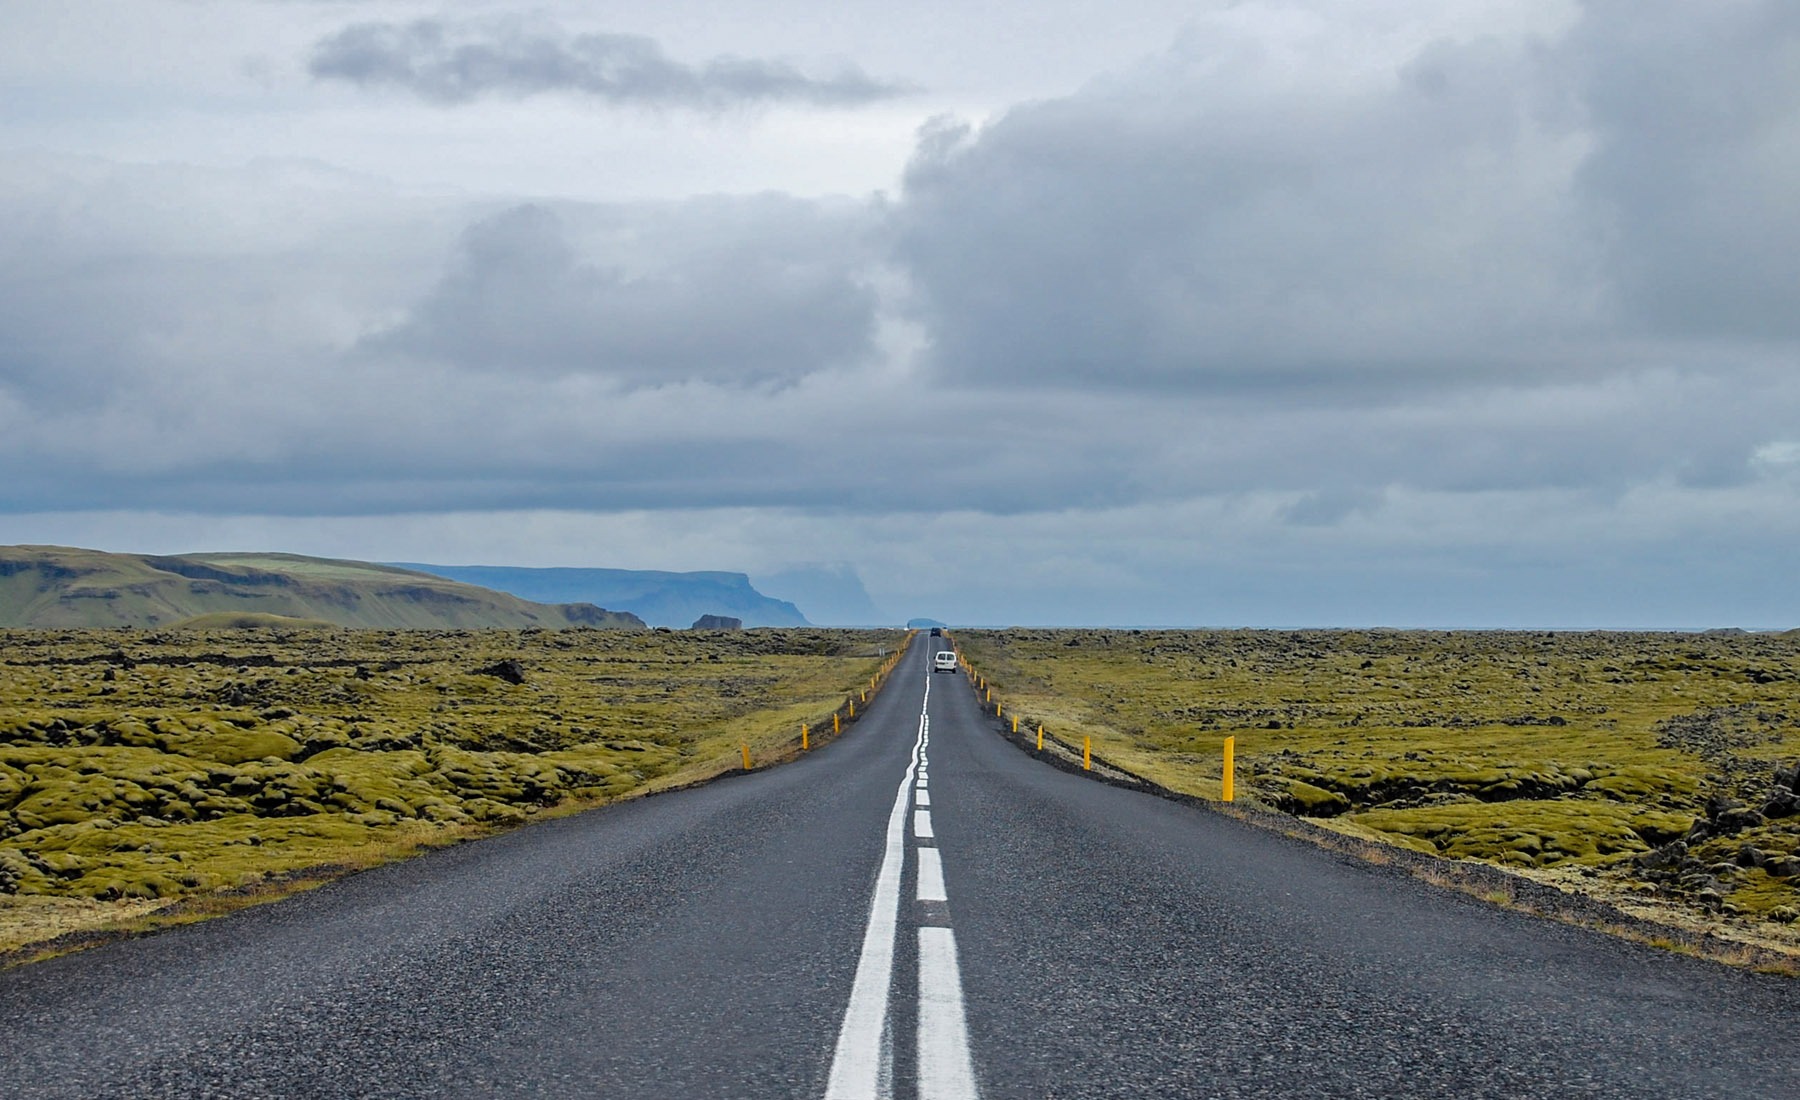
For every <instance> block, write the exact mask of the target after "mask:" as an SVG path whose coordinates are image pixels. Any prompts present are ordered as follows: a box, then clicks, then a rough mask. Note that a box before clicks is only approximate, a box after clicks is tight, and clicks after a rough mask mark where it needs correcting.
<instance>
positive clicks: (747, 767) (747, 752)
mask: <svg viewBox="0 0 1800 1100" xmlns="http://www.w3.org/2000/svg"><path fill="white" fill-rule="evenodd" d="M743 749H744V770H745V771H749V770H750V746H749V745H745V746H743Z"/></svg>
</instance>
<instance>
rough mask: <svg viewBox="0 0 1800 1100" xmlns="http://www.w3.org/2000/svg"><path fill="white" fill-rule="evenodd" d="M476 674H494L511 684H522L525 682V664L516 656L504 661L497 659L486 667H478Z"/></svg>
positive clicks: (495, 676) (496, 677) (493, 675)
mask: <svg viewBox="0 0 1800 1100" xmlns="http://www.w3.org/2000/svg"><path fill="white" fill-rule="evenodd" d="M475 675H477V676H492V677H494V678H495V679H498V680H505V681H506V682H507V683H509V684H522V683H524V682H525V666H524V665H522V664H520V663H519V662H518V661H517V660H515V659H514V658H511V657H508V658H506V659H505V660H504V661H495V662H494V663H493V664H491V665H488V666H487V667H486V668H478V669H476V670H475Z"/></svg>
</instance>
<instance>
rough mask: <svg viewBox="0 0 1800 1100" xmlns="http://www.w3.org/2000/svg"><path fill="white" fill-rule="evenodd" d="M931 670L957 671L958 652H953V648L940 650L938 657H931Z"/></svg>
mask: <svg viewBox="0 0 1800 1100" xmlns="http://www.w3.org/2000/svg"><path fill="white" fill-rule="evenodd" d="M931 671H933V672H955V671H956V654H955V652H953V651H952V650H948V649H946V650H943V651H941V652H939V653H938V655H937V656H936V657H933V658H932V659H931Z"/></svg>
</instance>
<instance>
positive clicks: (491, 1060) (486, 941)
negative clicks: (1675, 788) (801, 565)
mask: <svg viewBox="0 0 1800 1100" xmlns="http://www.w3.org/2000/svg"><path fill="white" fill-rule="evenodd" d="M936 644H937V640H936V639H926V638H920V639H919V640H918V642H917V643H916V644H915V645H914V647H913V650H912V652H911V653H910V654H909V655H908V657H907V658H906V660H905V662H904V663H903V664H902V666H901V667H900V668H899V669H898V670H897V672H896V673H895V675H894V677H893V678H892V679H891V680H890V681H889V685H888V687H887V688H886V690H884V691H883V693H882V694H881V696H880V697H879V698H878V699H876V700H875V701H873V702H872V704H871V705H870V707H869V708H868V710H867V711H866V712H865V714H864V717H863V720H862V721H860V722H859V723H857V724H856V725H855V726H853V727H851V729H850V730H849V731H848V732H847V734H846V735H845V736H844V737H843V738H842V739H841V740H839V741H838V742H836V743H835V744H832V745H830V746H828V747H826V748H823V749H820V750H818V751H815V752H813V753H811V754H809V755H808V756H806V757H805V758H803V759H801V760H800V761H798V762H795V763H793V764H790V765H786V766H783V767H780V768H774V769H771V770H768V771H764V772H758V773H756V774H753V775H748V776H743V777H737V778H731V779H726V780H722V781H720V782H717V783H714V784H711V785H709V786H706V787H703V788H699V789H696V790H692V791H685V792H680V793H675V794H669V795H663V796H660V797H655V798H649V799H643V800H640V801H636V802H629V803H624V804H620V805H617V806H612V807H607V808H604V809H601V810H597V811H594V812H592V813H588V814H583V815H580V816H578V817H573V818H566V819H562V820H559V821H550V822H545V823H542V824H538V825H533V826H530V827H527V828H524V829H520V830H516V831H514V832H512V833H509V834H506V835H503V836H498V837H494V838H491V839H488V840H484V841H481V842H478V843H473V844H468V845H464V846H461V847H459V848H455V849H450V850H446V851H442V852H437V853H433V854H430V855H427V856H424V857H421V858H418V859H415V860H412V861H409V862H406V863H403V864H398V865H394V866H389V867H384V868H380V869H377V870H375V871H370V872H366V873H363V874H359V875H355V876H352V877H349V878H346V879H342V880H339V881H337V882H334V883H331V884H329V885H327V886H325V887H322V888H320V889H318V890H316V891H313V892H311V893H308V894H304V895H300V896H297V897H294V898H292V899H289V900H287V901H284V902H281V903H279V904H275V905H270V906H264V907H261V908H257V909H252V910H246V911H244V912H241V913H238V914H235V915H233V916H231V917H228V918H224V919H221V920H217V921H212V922H209V923H206V924H202V925H194V926H190V927H187V928H182V929H176V930H173V931H170V932H167V933H163V934H160V935H157V936H153V937H149V938H146V939H142V940H137V941H131V942H125V943H119V944H114V945H112V946H108V947H105V948H101V949H97V950H94V951H89V952H84V953H82V954H78V955H73V956H69V957H66V958H62V959H57V960H52V961H49V962H45V963H40V964H36V965H33V966H29V967H23V968H19V969H15V970H12V971H8V972H5V973H0V1096H4V1097H65V1096H68V1097H76V1096H79V1097H102V1096H104V1097H114V1096H117V1097H154V1096H170V1097H177V1096H178V1097H205V1096H231V1097H259V1096H269V1097H276V1096H281V1097H360V1096H370V1097H375V1096H380V1097H415V1096H417V1097H427V1096H431V1097H435V1096H557V1097H562V1096H568V1097H598V1096H605V1097H731V1098H756V1097H824V1096H833V1097H839V1096H841V1097H864V1096H892V1097H897V1098H900V1100H911V1098H914V1097H929V1098H937V1097H967V1096H976V1095H979V1096H984V1097H989V1098H1001V1097H1018V1098H1021V1100H1025V1098H1029V1100H1045V1098H1051V1097H1059V1098H1060V1097H1071V1098H1073V1097H1121V1096H1128V1097H1189V1096H1192V1097H1240V1096H1241V1097H1305V1098H1309V1100H1312V1098H1320V1097H1339V1096H1342V1097H1360V1096H1367V1097H1393V1096H1416V1097H1439V1096H1441V1097H1459V1098H1460V1097H1490V1096H1491V1097H1521V1096H1557V1097H1567V1096H1605V1097H1613V1096H1618V1097H1627V1096H1630V1097H1733V1098H1738V1097H1771V1098H1773V1097H1795V1096H1800V1056H1797V1055H1796V1050H1797V1049H1800V1047H1797V1045H1796V1040H1795V1036H1796V1035H1800V984H1796V983H1794V982H1791V981H1788V980H1784V979H1778V978H1771V977H1763V976H1757V975H1752V974H1746V973H1740V972H1737V971H1733V970H1729V969H1727V968H1724V967H1721V966H1718V965H1715V964H1712V963H1707V962H1703V961H1699V960H1695V959H1690V958H1684V957H1680V956H1674V955H1669V954H1666V953H1663V952H1658V951H1655V950H1652V949H1648V948H1644V947H1640V946H1637V945H1634V944H1629V943H1625V942H1621V941H1616V940H1613V939H1610V938H1607V937H1604V936H1601V935H1598V934H1594V933H1589V932H1584V931H1581V930H1578V929H1573V928H1569V927H1565V926H1562V925H1557V924H1552V923H1548V922H1544V921H1541V920H1537V919H1535V918H1531V917H1527V916H1523V915H1520V914H1516V913H1510V912H1506V911H1503V910H1499V909H1494V908H1491V907H1488V906H1485V905H1482V904H1481V903H1479V902H1476V901H1473V900H1471V899H1468V898H1466V897H1464V896H1462V895H1457V894H1452V893H1448V892H1444V891H1440V890H1438V889H1435V888H1433V887H1430V886H1428V885H1425V884H1422V883H1419V882H1417V881H1414V880H1412V879H1409V878H1406V877H1404V876H1403V875H1400V874H1398V873H1395V872H1392V871H1390V870H1387V869H1383V868H1379V867H1369V866H1366V865H1363V864H1360V863H1355V862H1351V861H1349V860H1347V859H1345V858H1344V857H1341V856H1337V855H1334V854H1333V853H1329V852H1325V851H1320V850H1317V849H1314V848H1311V847H1309V846H1306V845H1304V844H1302V843H1299V842H1297V841H1292V840H1289V839H1286V838H1283V837H1280V836H1276V835H1273V834H1270V833H1267V832H1264V831H1261V830H1258V829H1255V828H1253V827H1250V826H1247V825H1244V824H1242V823H1239V822H1236V821H1233V820H1231V819H1228V818H1224V817H1221V816H1218V815H1214V814H1210V813H1207V812H1205V811H1204V810H1200V809H1196V808H1194V807H1190V806H1183V805H1178V804H1175V803H1171V802H1167V801H1163V800H1160V799H1157V798H1154V797H1151V796H1148V795H1144V794H1139V793H1136V792H1132V791H1127V790H1122V789H1119V788H1115V787H1109V786H1105V785H1102V784H1099V783H1093V782H1090V781H1087V780H1085V779H1083V778H1082V777H1080V776H1077V775H1070V774H1067V773H1064V772H1061V771H1057V770H1054V769H1052V768H1050V767H1048V766H1045V765H1043V764H1040V763H1038V762H1036V761H1034V760H1033V759H1032V758H1031V757H1030V755H1029V754H1027V753H1025V752H1021V751H1020V750H1018V749H1017V748H1014V747H1013V746H1012V745H1010V744H1008V743H1006V742H1005V741H1004V740H1002V739H1001V738H999V737H997V736H995V735H994V734H993V733H992V732H990V731H989V730H988V728H987V727H986V725H985V723H984V722H983V720H982V715H981V713H980V708H979V704H978V703H977V701H976V699H975V697H974V695H973V694H972V692H971V691H970V689H969V687H968V685H967V683H966V682H965V681H964V680H963V678H962V677H961V676H958V675H945V674H938V675H933V674H932V673H930V672H929V671H928V669H929V664H930V655H931V652H932V650H933V648H934V647H935V646H936Z"/></svg>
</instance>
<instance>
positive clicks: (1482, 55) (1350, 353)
mask: <svg viewBox="0 0 1800 1100" xmlns="http://www.w3.org/2000/svg"><path fill="white" fill-rule="evenodd" d="M1224 48H1225V47H1221V46H1219V45H1218V44H1216V43H1214V42H1212V41H1210V40H1202V39H1190V40H1188V41H1186V42H1184V43H1183V44H1182V45H1180V46H1179V47H1177V49H1176V50H1174V51H1173V52H1172V53H1171V54H1170V55H1169V56H1167V57H1165V58H1163V59H1160V60H1159V61H1158V62H1157V63H1155V64H1150V65H1146V66H1144V67H1143V68H1142V69H1140V70H1138V71H1136V72H1133V73H1130V74H1127V75H1126V76H1124V77H1121V78H1119V79H1116V80H1113V81H1109V82H1106V83H1102V84H1097V85H1095V86H1094V87H1092V88H1090V89H1088V90H1085V91H1083V92H1081V93H1079V94H1077V95H1074V96H1071V97H1069V98H1067V99H1064V100H1060V101H1053V102H1046V103H1040V104H1033V105H1028V106H1024V107H1020V108H1017V109H1015V110H1013V111H1012V112H1010V113H1008V114H1007V115H1005V116H1003V117H1002V118H1001V119H1000V120H998V121H996V122H995V123H993V124H992V125H990V126H988V127H986V128H985V129H983V130H981V131H980V132H978V133H970V132H958V131H956V130H954V129H952V128H946V127H942V126H940V128H939V129H938V131H937V132H935V133H933V134H930V135H927V137H926V138H925V140H923V141H922V142H921V144H920V148H919V152H918V154H917V156H916V157H915V160H914V162H913V164H912V165H911V167H910V169H909V172H908V175H907V182H906V201H905V204H904V207H903V215H902V218H901V221H900V225H899V235H898V249H899V253H900V256H901V258H902V259H903V261H904V262H905V263H906V265H907V266H908V269H909V270H910V272H911V273H912V275H913V278H914V281H915V284H916V288H917V291H918V297H919V306H920V309H921V313H922V317H923V320H924V323H925V324H926V325H927V327H929V328H930V329H931V330H932V332H933V334H934V337H935V339H936V347H937V352H938V354H939V356H940V357H941V362H942V363H943V364H944V365H945V366H946V367H947V368H951V369H956V370H959V371H969V372H980V373H981V374H984V375H989V376H996V377H1003V378H1008V379H1013V380H1032V381H1036V382H1039V383H1044V384H1057V385H1080V386H1089V385H1095V386H1128V387H1151V388H1166V387H1170V386H1179V387H1193V386H1202V387H1205V388H1209V389H1238V388H1257V389H1261V388H1268V387H1272V386H1273V387H1298V388H1309V389H1316V388H1318V387H1321V386H1329V387H1334V388H1335V387H1340V386H1342V385H1343V384H1345V383H1346V382H1348V383H1349V384H1351V385H1356V386H1361V385H1368V384H1371V383H1372V382H1375V381H1378V380H1380V379H1382V378H1389V379H1392V378H1398V379H1401V380H1403V381H1405V382H1407V383H1409V384H1419V383H1424V382H1429V381H1432V380H1434V379H1436V378H1438V377H1439V376H1441V375H1442V374H1443V373H1444V372H1445V371H1446V370H1452V369H1454V370H1455V371H1456V372H1457V373H1459V374H1461V375H1475V376H1478V377H1479V376H1483V375H1487V376H1491V375H1492V374H1493V373H1494V372H1495V371H1496V370H1498V369H1501V368H1513V367H1517V366H1518V365H1519V364H1520V363H1521V361H1524V360H1527V359H1529V360H1530V361H1532V362H1534V363H1535V364H1537V367H1538V368H1539V369H1554V367H1555V365H1556V356H1557V350H1558V345H1559V343H1561V342H1563V341H1566V340H1568V339H1571V338H1576V337H1585V336H1587V335H1589V334H1590V333H1591V332H1592V330H1593V328H1594V326H1595V324H1596V317H1595V302H1594V291H1593V286H1592V282H1591V276H1590V272H1591V270H1592V266H1593V263H1594V259H1595V256H1596V254H1597V249H1598V245H1599V240H1598V237H1597V234H1596V231H1595V227H1594V226H1592V225H1589V224H1584V223H1583V222H1582V221H1581V219H1580V218H1579V211H1578V210H1577V209H1576V205H1575V203H1574V202H1573V201H1572V199H1571V196H1570V195H1569V192H1568V189H1567V186H1566V176H1567V170H1568V167H1569V165H1570V164H1571V163H1572V160H1573V154H1572V153H1571V152H1570V146H1571V144H1572V143H1573V141H1574V139H1575V136H1576V135H1574V134H1573V133H1572V132H1571V130H1570V120H1569V118H1568V114H1567V111H1566V109H1565V108H1564V107H1563V106H1562V105H1561V104H1560V103H1559V102H1558V101H1557V98H1556V96H1555V95H1554V94H1553V93H1554V90H1555V83H1556V82H1555V80H1554V79H1553V76H1554V74H1546V73H1545V72H1544V65H1545V61H1544V59H1543V58H1542V57H1541V56H1539V55H1538V54H1536V53H1535V52H1534V51H1531V50H1528V49H1525V48H1521V47H1518V46H1507V45H1502V44H1499V43H1494V42H1486V41H1478V42H1474V43H1467V44H1451V43H1443V44H1439V45H1437V46H1434V47H1432V48H1431V49H1430V50H1428V51H1427V52H1426V53H1425V54H1424V55H1422V56H1421V57H1419V58H1418V59H1416V60H1415V62H1414V63H1413V64H1412V65H1410V66H1408V67H1406V68H1404V69H1402V70H1401V71H1399V72H1397V73H1395V74H1394V76H1393V78H1392V79H1391V81H1389V82H1388V83H1386V84H1385V85H1376V86H1374V87H1369V88H1362V89H1357V90H1354V91H1351V92H1349V93H1342V92H1338V93H1334V94H1328V93H1325V92H1323V91H1322V90H1321V87H1320V85H1319V84H1317V83H1314V82H1313V81H1311V80H1310V79H1307V78H1306V77H1305V75H1304V74H1301V75H1294V74H1292V73H1289V72H1285V71H1270V72H1256V71H1252V72H1249V73H1245V72H1243V71H1241V70H1240V69H1239V67H1237V66H1236V65H1233V64H1229V63H1227V62H1225V61H1221V60H1220V59H1218V58H1216V57H1214V56H1212V53H1213V52H1214V51H1217V50H1221V49H1224Z"/></svg>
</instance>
